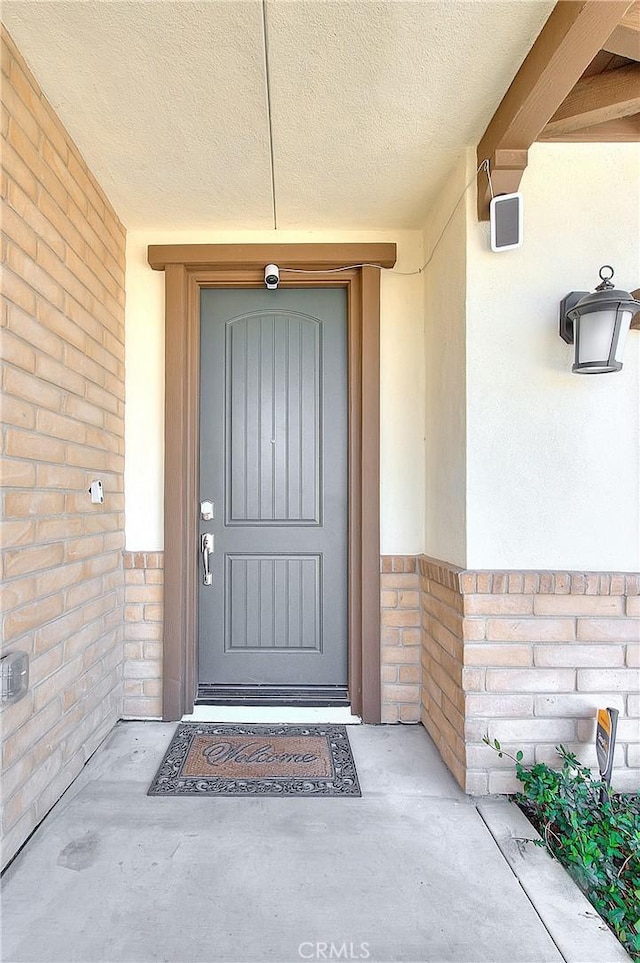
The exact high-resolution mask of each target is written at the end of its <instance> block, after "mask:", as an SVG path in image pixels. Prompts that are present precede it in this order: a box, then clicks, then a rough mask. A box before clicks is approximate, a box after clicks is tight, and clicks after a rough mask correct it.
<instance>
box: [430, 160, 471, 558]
mask: <svg viewBox="0 0 640 963" xmlns="http://www.w3.org/2000/svg"><path fill="white" fill-rule="evenodd" d="M469 178H470V175H468V174H467V170H466V163H465V159H464V158H463V159H462V160H461V161H460V163H459V164H458V165H457V167H456V169H455V170H454V171H453V173H452V175H451V176H450V177H449V179H448V180H447V182H446V184H445V185H444V186H443V188H442V190H441V191H440V192H439V194H438V199H437V202H436V204H435V205H434V208H433V210H432V211H431V213H430V215H429V218H428V221H427V224H426V226H425V231H424V238H425V243H424V248H425V257H428V255H429V253H430V252H432V251H434V256H433V259H432V261H431V263H430V264H429V266H428V267H427V268H426V270H425V274H424V296H425V344H424V351H425V434H426V437H425V537H424V542H425V551H426V553H427V555H431V556H432V557H433V558H440V559H444V560H446V561H448V562H453V563H454V564H456V565H464V564H465V560H466V437H465V433H466V382H465V377H466V376H465V327H466V317H465V312H466V258H465V251H466V231H467V219H466V211H465V203H466V198H464V199H463V200H462V201H461V203H460V205H459V206H458V209H457V211H456V212H455V214H454V215H453V218H452V220H451V223H450V224H449V225H448V227H447V228H446V230H445V232H444V234H443V235H442V239H441V240H440V242H439V243H438V245H437V247H435V245H436V243H437V242H438V238H439V236H440V234H441V232H442V230H443V227H444V226H445V224H446V222H447V220H448V218H449V217H450V215H451V212H452V211H453V210H454V208H455V205H456V202H457V201H458V199H459V198H460V196H461V195H462V193H463V191H464V188H465V185H466V183H467V182H468V180H469ZM434 248H435V250H434Z"/></svg>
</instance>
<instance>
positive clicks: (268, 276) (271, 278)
mask: <svg viewBox="0 0 640 963" xmlns="http://www.w3.org/2000/svg"><path fill="white" fill-rule="evenodd" d="M264 283H265V284H266V285H267V289H268V290H269V291H275V289H276V288H277V287H278V284H279V283H280V268H279V267H278V265H277V264H267V266H266V268H265V269H264Z"/></svg>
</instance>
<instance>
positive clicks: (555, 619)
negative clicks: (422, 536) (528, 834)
mask: <svg viewBox="0 0 640 963" xmlns="http://www.w3.org/2000/svg"><path fill="white" fill-rule="evenodd" d="M419 570H420V575H421V587H422V596H423V602H422V604H423V642H422V644H423V650H424V656H423V715H422V721H423V723H424V725H425V727H426V728H427V729H428V730H429V732H430V733H431V735H432V737H433V739H434V741H435V742H436V744H437V745H438V748H439V749H440V752H441V754H442V756H443V758H444V760H445V762H447V764H448V765H449V767H450V769H451V771H452V772H453V773H454V775H455V776H456V778H457V779H458V781H459V783H460V785H461V786H463V787H464V788H465V789H466V791H467V792H469V793H472V794H477V795H481V794H483V793H487V792H491V793H501V792H512V791H513V790H515V789H517V788H518V782H517V779H516V778H515V776H514V774H513V763H512V761H511V760H510V759H508V758H506V757H504V758H503V759H499V758H498V756H497V755H496V753H495V752H494V751H493V750H492V749H490V748H489V747H488V746H486V745H484V743H483V741H482V740H483V737H484V736H485V734H488V735H489V738H490V739H498V741H499V742H500V743H501V745H502V746H503V747H504V748H505V749H506V750H507V751H508V752H511V753H515V752H516V751H517V750H519V749H521V750H522V751H523V753H524V762H525V763H527V764H531V763H534V762H547V763H550V764H551V765H554V764H556V763H557V761H558V755H557V753H556V749H555V747H556V746H557V745H558V744H559V743H562V744H563V745H565V746H567V747H568V748H569V749H571V750H572V751H574V752H575V753H576V754H577V756H578V758H579V759H581V760H582V761H583V762H584V763H585V764H586V765H589V766H594V767H595V766H596V757H595V748H594V736H595V713H596V710H597V709H598V708H601V707H605V706H612V707H614V708H617V709H618V710H619V711H620V720H619V726H618V748H617V751H616V756H615V762H614V772H613V779H612V783H613V786H614V788H616V789H618V790H621V791H624V790H629V789H635V788H637V787H638V786H639V785H640V698H639V696H638V692H639V690H640V672H639V671H638V648H639V642H640V620H639V619H638V614H639V605H638V597H639V594H640V575H625V574H608V573H593V572H587V573H584V572H470V571H463V570H461V569H458V568H456V567H455V566H451V565H446V564H445V563H443V562H439V561H437V560H434V559H429V558H425V557H422V558H421V559H420V561H419Z"/></svg>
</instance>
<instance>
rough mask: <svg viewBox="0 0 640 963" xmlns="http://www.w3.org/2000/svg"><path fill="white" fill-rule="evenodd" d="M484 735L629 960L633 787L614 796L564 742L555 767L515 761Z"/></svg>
mask: <svg viewBox="0 0 640 963" xmlns="http://www.w3.org/2000/svg"><path fill="white" fill-rule="evenodd" d="M484 742H485V743H486V744H487V745H489V746H491V747H492V748H493V749H495V750H496V752H497V753H498V755H499V756H501V757H502V756H503V755H506V756H509V757H510V758H512V759H513V760H514V762H515V764H516V773H517V776H518V779H519V780H520V782H521V783H522V785H523V791H522V792H521V793H517V795H516V801H517V802H518V803H519V805H520V806H521V808H522V809H523V810H524V812H525V813H526V815H527V816H528V817H529V819H530V820H531V822H532V823H533V824H534V826H535V827H536V829H537V830H538V832H539V833H540V836H541V837H542V839H541V840H539V841H537V842H538V845H540V846H546V848H547V849H548V850H549V852H551V853H552V854H553V855H554V856H556V857H557V858H558V859H559V860H560V862H561V863H562V864H563V865H564V866H565V868H566V869H567V870H568V871H569V873H570V874H571V876H573V878H574V880H575V881H576V883H577V884H578V886H579V887H580V888H581V889H582V890H583V892H584V893H585V894H586V896H587V897H588V898H589V900H590V901H591V903H592V904H593V906H594V907H595V908H596V909H597V911H598V912H599V913H600V915H601V916H602V917H603V918H604V919H605V920H606V921H607V923H608V924H609V926H610V927H611V929H612V930H613V931H614V933H615V934H616V936H617V937H618V939H619V940H620V942H621V943H622V944H623V946H624V947H625V949H626V950H627V952H628V953H629V954H630V955H631V957H632V958H633V959H634V960H640V792H637V793H635V794H633V795H622V794H621V795H616V794H614V793H611V792H610V791H609V789H608V787H607V786H606V785H605V784H604V783H603V782H601V781H600V780H598V779H595V778H594V777H593V775H592V773H591V770H590V769H588V768H587V767H586V766H583V765H581V764H580V763H579V762H578V759H577V758H576V756H575V755H574V753H572V752H568V751H567V750H566V749H565V748H564V746H558V747H557V751H558V753H559V755H560V757H561V759H562V768H561V769H559V770H556V769H551V768H550V767H549V766H547V765H545V764H544V763H538V764H537V765H535V766H531V767H527V766H523V765H522V758H523V756H522V753H521V752H518V753H516V755H515V756H511V754H510V753H507V752H505V751H504V750H503V749H502V748H501V746H500V743H499V742H498V741H497V739H494V740H493V742H491V741H490V740H489V738H488V737H486V736H485V738H484Z"/></svg>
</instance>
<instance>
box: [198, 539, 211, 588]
mask: <svg viewBox="0 0 640 963" xmlns="http://www.w3.org/2000/svg"><path fill="white" fill-rule="evenodd" d="M213 545H214V541H213V535H212V533H211V532H205V533H204V535H201V536H200V552H201V554H202V584H203V585H212V584H213V575H212V574H211V568H210V565H209V556H211V555H213Z"/></svg>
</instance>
